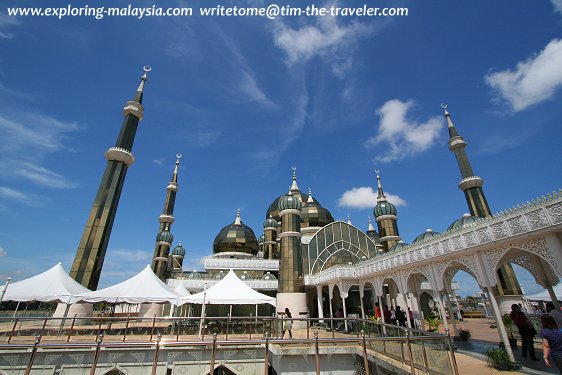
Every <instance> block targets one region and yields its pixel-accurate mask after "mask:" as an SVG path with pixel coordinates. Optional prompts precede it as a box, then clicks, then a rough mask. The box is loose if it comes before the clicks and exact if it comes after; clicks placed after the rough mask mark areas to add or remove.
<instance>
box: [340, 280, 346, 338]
mask: <svg viewBox="0 0 562 375" xmlns="http://www.w3.org/2000/svg"><path fill="white" fill-rule="evenodd" d="M340 297H341V301H342V303H343V317H344V319H345V320H344V321H343V325H344V327H345V331H346V332H347V307H346V306H345V298H346V297H344V296H343V292H342V291H341V289H340Z"/></svg>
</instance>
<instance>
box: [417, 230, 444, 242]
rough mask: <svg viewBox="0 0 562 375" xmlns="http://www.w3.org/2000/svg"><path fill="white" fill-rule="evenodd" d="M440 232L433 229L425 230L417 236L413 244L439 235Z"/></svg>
mask: <svg viewBox="0 0 562 375" xmlns="http://www.w3.org/2000/svg"><path fill="white" fill-rule="evenodd" d="M438 234H439V232H434V231H432V230H431V229H426V231H425V232H423V233H422V234H420V235H419V236H417V237H416V238H415V239H414V241H412V245H413V244H415V243H418V242H420V241H423V240H425V239H429V238H431V237H434V236H437V235H438Z"/></svg>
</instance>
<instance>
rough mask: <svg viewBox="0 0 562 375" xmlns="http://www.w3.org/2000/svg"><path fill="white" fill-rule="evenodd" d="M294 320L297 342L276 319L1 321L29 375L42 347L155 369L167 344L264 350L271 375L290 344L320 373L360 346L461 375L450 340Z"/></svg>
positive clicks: (379, 327) (417, 366)
mask: <svg viewBox="0 0 562 375" xmlns="http://www.w3.org/2000/svg"><path fill="white" fill-rule="evenodd" d="M292 321H293V327H294V329H293V337H294V338H293V339H283V329H282V328H283V323H284V320H283V319H282V318H276V317H206V318H199V317H197V318H196V317H189V318H185V317H184V318H149V319H147V318H136V317H125V318H115V317H90V318H77V317H73V318H66V319H63V318H44V319H34V318H15V319H6V318H0V340H1V341H4V343H3V344H0V351H1V350H3V349H18V348H21V349H27V352H29V353H30V354H29V356H30V357H29V363H28V365H27V370H26V373H29V372H28V371H30V370H31V368H32V367H33V363H34V358H35V353H36V352H37V350H38V349H40V348H45V349H48V348H74V349H81V350H84V351H86V352H88V353H92V352H94V353H99V350H100V348H125V347H127V348H131V347H138V348H144V350H148V351H150V352H154V353H153V355H154V362H153V363H154V364H153V371H155V369H156V366H157V363H158V352H159V350H160V347H161V345H162V344H163V343H165V347H166V350H171V349H170V348H184V349H185V348H186V347H190V348H195V347H205V348H207V349H208V350H211V352H210V358H215V355H216V351H217V350H219V349H220V350H227V349H228V348H231V349H232V347H233V346H235V347H236V346H254V347H259V348H261V349H263V350H264V352H263V353H264V355H263V358H262V359H259V360H263V361H264V371H267V363H268V356H269V355H270V354H269V348H270V347H271V345H276V344H283V345H284V347H287V346H290V347H292V346H295V347H299V348H301V347H304V348H308V350H310V351H311V352H310V354H311V355H314V356H315V357H316V363H317V373H318V374H320V372H319V371H321V368H320V367H321V366H320V360H319V356H321V355H325V353H329V350H328V348H334V347H339V346H346V347H350V346H352V347H353V348H361V350H362V352H363V360H364V366H365V368H368V367H369V366H373V364H372V363H373V362H372V361H369V358H372V359H373V358H379V359H382V360H383V361H395V363H398V364H400V363H401V364H402V366H405V367H408V368H409V369H410V371H411V373H415V372H416V371H417V370H421V371H422V372H427V373H433V374H453V375H457V374H458V369H457V366H456V361H455V357H454V353H453V350H452V348H453V345H452V342H451V338H450V336H449V335H441V334H434V333H429V332H425V331H419V330H414V329H409V328H405V327H398V326H394V325H388V324H381V323H380V322H376V321H371V320H362V319H349V318H347V319H346V318H324V319H296V318H295V319H292ZM298 327H302V328H298ZM261 349H259V350H261ZM354 350H355V349H354ZM91 361H92V362H93V365H92V366H93V368H94V369H95V366H96V362H97V356H95V355H94V357H93V358H92V359H91ZM212 368H213V366H211V369H212ZM92 371H94V370H92ZM153 373H154V372H153ZM264 373H267V372H264ZM366 373H370V372H368V371H367V372H366ZM211 374H212V371H211Z"/></svg>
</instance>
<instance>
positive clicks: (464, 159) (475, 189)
mask: <svg viewBox="0 0 562 375" xmlns="http://www.w3.org/2000/svg"><path fill="white" fill-rule="evenodd" d="M441 107H443V109H444V110H445V118H446V119H447V125H448V128H449V150H451V151H453V152H454V153H455V157H456V158H457V164H458V165H459V169H460V171H461V176H462V180H461V182H460V183H459V188H460V189H461V190H462V191H463V192H464V196H465V198H466V203H467V204H468V208H469V210H470V214H471V215H472V216H478V217H486V216H492V213H491V212H490V207H489V206H488V202H487V201H486V196H485V195H484V191H483V190H482V185H484V180H483V179H482V178H481V177H478V176H475V175H474V172H473V171H472V166H471V165H470V162H469V161H468V156H466V151H465V148H466V141H465V140H464V138H463V137H461V136H460V135H459V134H458V133H457V130H456V129H455V126H454V125H453V120H451V114H450V113H449V111H447V105H446V104H441Z"/></svg>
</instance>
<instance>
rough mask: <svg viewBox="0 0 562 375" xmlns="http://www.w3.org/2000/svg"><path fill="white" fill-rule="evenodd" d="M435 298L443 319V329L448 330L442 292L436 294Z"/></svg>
mask: <svg viewBox="0 0 562 375" xmlns="http://www.w3.org/2000/svg"><path fill="white" fill-rule="evenodd" d="M437 298H438V301H439V310H440V311H441V317H442V319H443V326H444V327H445V329H449V324H448V323H447V312H446V311H445V304H444V303H443V296H442V292H437Z"/></svg>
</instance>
